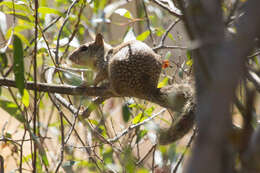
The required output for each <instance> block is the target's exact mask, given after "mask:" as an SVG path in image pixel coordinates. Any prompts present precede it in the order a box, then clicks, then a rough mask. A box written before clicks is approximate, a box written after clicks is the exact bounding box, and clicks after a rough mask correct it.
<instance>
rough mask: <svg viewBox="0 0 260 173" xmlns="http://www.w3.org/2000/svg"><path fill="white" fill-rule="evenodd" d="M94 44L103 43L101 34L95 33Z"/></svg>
mask: <svg viewBox="0 0 260 173" xmlns="http://www.w3.org/2000/svg"><path fill="white" fill-rule="evenodd" d="M95 44H96V45H97V46H103V45H104V41H103V35H102V34H100V33H98V34H97V35H96V39H95Z"/></svg>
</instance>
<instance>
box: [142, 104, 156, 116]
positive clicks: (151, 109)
mask: <svg viewBox="0 0 260 173" xmlns="http://www.w3.org/2000/svg"><path fill="white" fill-rule="evenodd" d="M153 111H154V106H152V107H150V108H148V109H146V110H145V111H144V112H145V114H147V115H148V116H151V115H152V113H153Z"/></svg>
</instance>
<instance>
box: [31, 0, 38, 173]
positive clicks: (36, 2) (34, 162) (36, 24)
mask: <svg viewBox="0 0 260 173" xmlns="http://www.w3.org/2000/svg"><path fill="white" fill-rule="evenodd" d="M34 8H35V9H34V10H35V14H34V15H35V23H34V25H35V26H34V32H35V33H34V39H35V43H34V56H33V76H34V87H35V88H34V109H33V133H34V135H35V136H37V131H39V130H37V127H36V121H37V38H38V8H39V4H38V0H35V7H34ZM33 145H34V152H33V158H32V162H33V163H32V165H33V172H36V169H37V168H36V164H37V163H36V162H37V161H36V159H37V144H36V142H35V141H34V142H33Z"/></svg>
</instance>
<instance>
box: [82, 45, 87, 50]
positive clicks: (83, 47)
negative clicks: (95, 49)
mask: <svg viewBox="0 0 260 173" xmlns="http://www.w3.org/2000/svg"><path fill="white" fill-rule="evenodd" d="M86 50H88V47H87V46H85V45H84V46H82V47H81V48H80V51H86Z"/></svg>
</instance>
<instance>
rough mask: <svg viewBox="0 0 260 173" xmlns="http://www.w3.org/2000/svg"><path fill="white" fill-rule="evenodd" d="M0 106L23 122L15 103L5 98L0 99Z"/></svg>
mask: <svg viewBox="0 0 260 173" xmlns="http://www.w3.org/2000/svg"><path fill="white" fill-rule="evenodd" d="M0 107H1V108H2V109H4V110H5V111H6V112H8V113H9V114H10V115H11V116H12V117H14V118H15V119H17V120H18V121H20V122H22V123H23V122H25V119H24V117H23V116H22V115H21V114H20V111H19V109H18V107H17V105H16V104H14V103H13V102H10V101H7V100H0Z"/></svg>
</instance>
